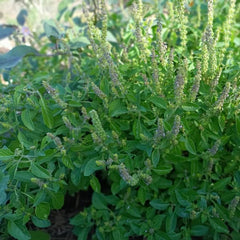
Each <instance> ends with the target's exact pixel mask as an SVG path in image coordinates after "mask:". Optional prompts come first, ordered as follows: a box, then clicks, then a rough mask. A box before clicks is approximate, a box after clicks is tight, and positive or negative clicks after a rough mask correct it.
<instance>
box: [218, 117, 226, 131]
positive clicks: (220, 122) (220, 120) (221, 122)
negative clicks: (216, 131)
mask: <svg viewBox="0 0 240 240" xmlns="http://www.w3.org/2000/svg"><path fill="white" fill-rule="evenodd" d="M218 125H219V127H220V129H221V131H222V132H223V130H224V127H225V117H224V115H220V116H218Z"/></svg>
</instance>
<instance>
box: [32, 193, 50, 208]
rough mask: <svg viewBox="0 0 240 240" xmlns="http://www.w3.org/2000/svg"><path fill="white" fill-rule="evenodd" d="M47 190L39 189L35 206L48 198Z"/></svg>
mask: <svg viewBox="0 0 240 240" xmlns="http://www.w3.org/2000/svg"><path fill="white" fill-rule="evenodd" d="M46 196H47V195H46V192H45V191H44V190H41V191H38V193H37V194H36V196H35V198H34V204H33V206H34V207H36V206H37V205H38V204H39V203H41V202H44V200H45V198H46Z"/></svg>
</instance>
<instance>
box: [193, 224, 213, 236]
mask: <svg viewBox="0 0 240 240" xmlns="http://www.w3.org/2000/svg"><path fill="white" fill-rule="evenodd" d="M208 230H209V227H207V226H205V225H194V226H192V227H191V236H193V237H203V236H206V235H207V234H208Z"/></svg>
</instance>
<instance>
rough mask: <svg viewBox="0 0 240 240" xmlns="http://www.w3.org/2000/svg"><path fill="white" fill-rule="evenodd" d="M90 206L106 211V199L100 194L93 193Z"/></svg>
mask: <svg viewBox="0 0 240 240" xmlns="http://www.w3.org/2000/svg"><path fill="white" fill-rule="evenodd" d="M92 204H93V207H95V208H96V209H99V210H100V209H108V207H107V202H106V199H105V198H104V195H103V194H101V193H96V192H94V193H93V195H92Z"/></svg>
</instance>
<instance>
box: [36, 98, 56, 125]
mask: <svg viewBox="0 0 240 240" xmlns="http://www.w3.org/2000/svg"><path fill="white" fill-rule="evenodd" d="M39 103H40V106H41V110H42V115H43V121H44V123H45V125H46V126H47V127H48V128H50V129H52V128H53V123H54V122H53V115H52V113H51V111H50V110H49V108H48V106H47V105H46V103H45V101H44V99H43V97H42V95H41V94H40V101H39Z"/></svg>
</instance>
